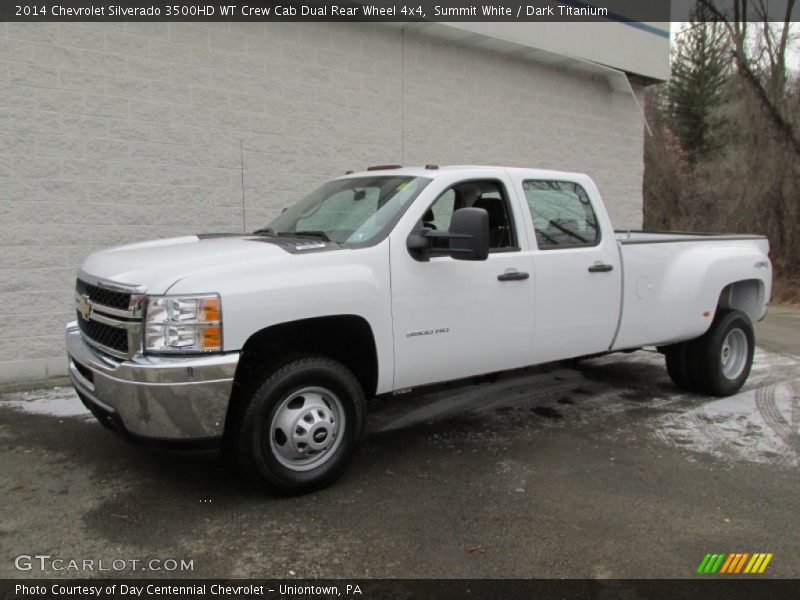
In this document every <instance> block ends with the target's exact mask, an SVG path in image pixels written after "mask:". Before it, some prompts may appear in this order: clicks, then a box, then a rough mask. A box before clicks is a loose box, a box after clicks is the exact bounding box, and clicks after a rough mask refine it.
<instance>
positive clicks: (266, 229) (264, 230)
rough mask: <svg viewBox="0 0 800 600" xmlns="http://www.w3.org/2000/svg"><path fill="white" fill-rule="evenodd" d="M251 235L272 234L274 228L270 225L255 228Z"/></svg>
mask: <svg viewBox="0 0 800 600" xmlns="http://www.w3.org/2000/svg"><path fill="white" fill-rule="evenodd" d="M251 235H269V236H274V235H275V230H274V229H273V228H272V227H262V228H261V229H256V230H255V231H254V232H253V233H252V234H251Z"/></svg>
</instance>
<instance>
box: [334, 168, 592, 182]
mask: <svg viewBox="0 0 800 600" xmlns="http://www.w3.org/2000/svg"><path fill="white" fill-rule="evenodd" d="M458 171H463V172H464V173H465V174H467V172H473V173H474V171H486V173H487V175H488V174H490V173H491V172H495V173H496V172H499V171H502V172H506V173H513V172H522V173H525V174H527V175H531V174H535V176H536V177H541V178H543V179H548V178H549V179H574V178H578V177H580V178H585V177H586V175H585V174H583V173H573V172H568V171H553V170H547V169H533V168H526V167H503V166H498V165H442V166H437V165H427V166H420V167H399V166H398V167H393V166H387V167H386V168H374V167H373V168H369V169H365V170H363V171H353V172H348V173H347V174H345V175H344V176H343V177H339V178H338V179H344V178H349V177H368V176H373V175H378V176H393V175H394V176H406V177H427V178H428V179H436V178H437V177H440V176H442V175H444V174H452V173H454V172H458Z"/></svg>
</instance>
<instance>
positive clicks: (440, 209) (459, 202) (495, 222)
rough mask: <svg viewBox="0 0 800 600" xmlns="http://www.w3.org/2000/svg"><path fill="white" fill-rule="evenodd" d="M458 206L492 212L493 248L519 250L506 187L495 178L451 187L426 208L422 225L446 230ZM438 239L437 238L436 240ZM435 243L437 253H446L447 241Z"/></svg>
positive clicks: (495, 249)
mask: <svg viewBox="0 0 800 600" xmlns="http://www.w3.org/2000/svg"><path fill="white" fill-rule="evenodd" d="M459 208H482V209H484V210H485V211H486V212H487V213H488V214H489V248H490V252H504V251H505V252H508V251H510V250H518V249H519V248H518V246H517V237H516V232H515V231H514V218H513V215H512V213H511V208H510V206H509V204H508V198H507V196H506V194H505V188H504V187H503V185H502V184H501V183H500V182H499V181H496V180H492V179H488V180H477V181H463V182H461V183H457V184H455V185H454V186H452V187H450V188H449V189H447V190H446V191H444V192H443V193H442V194H440V195H439V197H438V198H437V199H436V200H435V201H434V203H433V204H432V205H431V207H430V208H429V209H428V210H427V211H426V212H425V214H424V215H423V217H422V221H421V223H420V225H421V226H422V227H427V228H429V229H436V230H440V231H447V230H448V229H450V221H451V219H452V217H453V212H454V211H456V210H458V209H459ZM437 241H438V240H437ZM441 242H442V244H441V245H442V247H441V248H440V247H434V249H433V250H434V253H436V251H439V252H440V253H446V250H447V248H446V247H445V246H446V241H445V240H441Z"/></svg>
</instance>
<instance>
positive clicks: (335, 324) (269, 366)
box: [225, 314, 378, 434]
mask: <svg viewBox="0 0 800 600" xmlns="http://www.w3.org/2000/svg"><path fill="white" fill-rule="evenodd" d="M314 354H317V355H321V356H326V357H328V358H331V359H333V360H336V361H338V362H340V363H342V364H343V365H344V366H345V367H347V368H348V369H350V371H352V373H353V375H355V377H356V379H357V380H358V382H359V383H360V384H361V388H362V389H363V391H364V396H365V397H366V398H370V397H372V396H374V395H375V392H376V390H377V385H378V352H377V347H376V343H375V335H374V333H373V331H372V328H371V326H370V324H369V323H368V322H367V320H366V319H364V318H363V317H361V316H359V315H348V314H342V315H330V316H324V317H312V318H307V319H298V320H295V321H289V322H285V323H279V324H275V325H270V326H269V327H265V328H264V329H261V330H259V331H256V332H255V333H253V334H252V335H251V336H250V337H249V338H248V339H247V341H246V342H245V344H244V346H243V348H242V353H241V358H240V360H239V364H238V366H237V368H236V375H235V376H234V385H233V392H232V394H231V400H230V404H229V406H228V412H227V417H226V423H225V433H226V434H227V433H229V432H230V431H232V430H234V429H235V427H234V426H233V425H234V422H235V421H236V419H237V418H238V417H239V416H240V415H241V413H242V408H243V406H244V404H245V402H246V399H247V398H248V397H249V393H251V392H252V389H253V387H254V386H256V385H258V383H259V382H260V381H261V379H262V378H261V375H263V374H264V373H267V372H269V371H272V370H274V369H275V368H277V367H279V366H281V365H283V364H286V363H287V362H289V361H291V360H293V359H295V358H299V357H301V356H308V355H314Z"/></svg>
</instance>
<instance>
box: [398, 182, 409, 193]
mask: <svg viewBox="0 0 800 600" xmlns="http://www.w3.org/2000/svg"><path fill="white" fill-rule="evenodd" d="M406 187H408V182H407V181H404V182H402V183H400V184H398V186H397V191H398V192H402V191H403V190H404V189H406Z"/></svg>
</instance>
